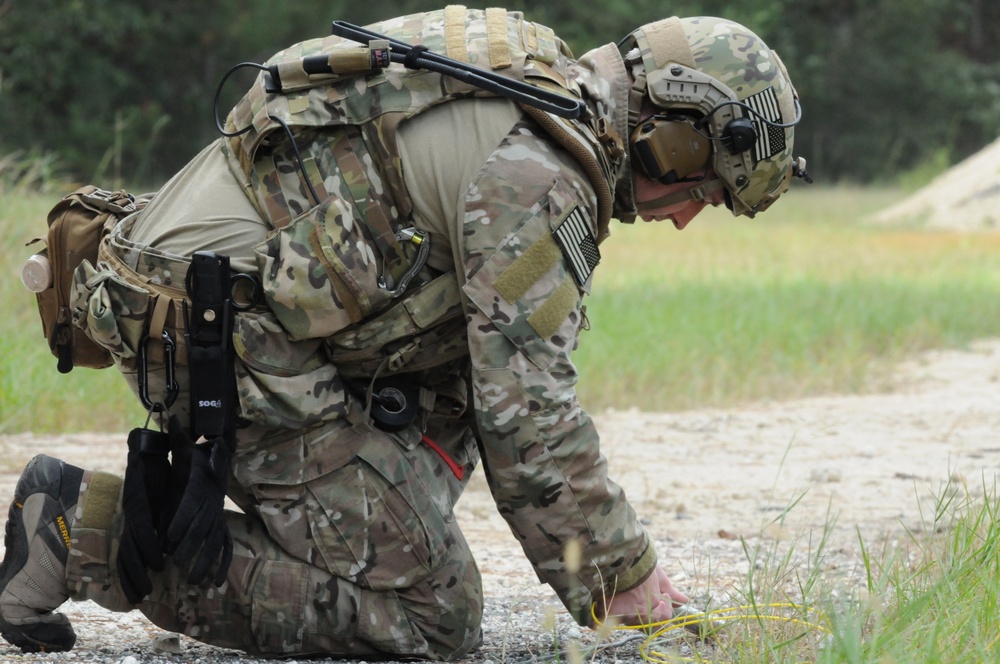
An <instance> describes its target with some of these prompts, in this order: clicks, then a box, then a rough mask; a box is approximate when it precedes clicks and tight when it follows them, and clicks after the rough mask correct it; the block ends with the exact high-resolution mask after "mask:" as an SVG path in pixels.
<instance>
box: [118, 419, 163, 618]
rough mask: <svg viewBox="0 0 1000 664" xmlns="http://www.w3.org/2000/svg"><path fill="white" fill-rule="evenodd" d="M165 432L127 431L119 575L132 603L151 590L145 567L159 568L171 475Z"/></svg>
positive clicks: (139, 600)
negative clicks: (162, 522) (162, 520)
mask: <svg viewBox="0 0 1000 664" xmlns="http://www.w3.org/2000/svg"><path fill="white" fill-rule="evenodd" d="M168 445H169V441H168V437H167V434H165V433H161V432H159V431H153V430H151V429H133V430H132V431H131V432H129V435H128V462H127V465H126V466H125V482H124V486H123V490H122V511H123V513H124V516H125V526H124V528H123V530H122V536H121V543H120V544H119V545H118V558H117V565H118V575H119V576H120V577H121V584H122V590H124V591H125V597H126V598H127V599H128V601H129V602H130V603H132V604H138V603H139V602H141V601H142V598H143V597H145V596H146V595H148V594H149V593H151V592H152V591H153V584H152V582H151V581H150V580H149V574H148V573H147V571H146V570H147V569H151V570H153V571H154V572H162V571H163V568H164V561H163V548H162V542H161V539H160V537H159V535H157V526H158V525H159V523H160V518H161V516H162V510H163V503H162V500H163V496H164V495H166V489H167V484H168V482H169V479H170V462H169V461H168V460H167V453H168V451H169V447H168Z"/></svg>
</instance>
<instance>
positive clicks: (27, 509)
mask: <svg viewBox="0 0 1000 664" xmlns="http://www.w3.org/2000/svg"><path fill="white" fill-rule="evenodd" d="M82 478H83V469H81V468H77V467H76V466H71V465H69V464H67V463H63V462H62V461H60V460H59V459H53V458H52V457H49V456H45V455H39V456H36V457H35V458H34V459H32V460H31V461H29V462H28V465H27V466H26V467H25V469H24V472H23V473H22V474H21V479H19V480H18V482H17V487H16V488H15V489H14V502H13V503H11V506H10V512H9V514H8V516H7V528H6V532H5V535H4V548H5V549H6V552H5V554H4V559H3V563H2V564H0V634H2V635H3V638H4V639H6V640H7V641H8V642H9V643H11V644H13V645H15V646H17V647H19V648H20V649H21V650H22V651H23V652H56V651H62V650H69V649H70V648H72V647H73V644H74V643H76V633H75V632H74V631H73V627H72V625H70V623H69V619H68V618H66V616H64V615H62V614H61V613H53V610H54V609H55V608H57V607H58V606H59V605H60V604H62V603H63V602H65V601H66V600H67V599H68V598H69V589H68V588H67V586H66V558H67V557H68V555H69V547H70V537H69V531H70V528H71V527H72V525H73V517H74V513H75V511H76V503H77V499H78V497H79V494H80V482H81V480H82Z"/></svg>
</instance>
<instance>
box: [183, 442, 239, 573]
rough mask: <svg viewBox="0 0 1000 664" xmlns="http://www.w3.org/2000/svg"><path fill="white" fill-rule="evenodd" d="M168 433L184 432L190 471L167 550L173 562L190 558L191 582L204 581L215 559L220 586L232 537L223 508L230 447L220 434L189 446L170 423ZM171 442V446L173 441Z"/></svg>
mask: <svg viewBox="0 0 1000 664" xmlns="http://www.w3.org/2000/svg"><path fill="white" fill-rule="evenodd" d="M170 435H171V438H172V439H173V437H175V436H183V437H184V438H185V439H186V440H187V444H188V445H189V446H190V448H189V449H190V452H191V461H190V463H191V473H190V475H189V476H188V482H187V487H186V489H185V490H184V494H183V495H182V496H181V499H180V502H179V504H178V505H177V513H176V514H175V515H174V517H173V519H172V520H171V522H170V528H169V530H168V531H167V541H168V542H169V548H168V550H169V551H171V552H172V553H173V561H174V564H175V565H178V566H180V567H186V566H187V565H188V564H189V563H192V560H193V563H192V564H191V568H190V570H189V572H188V577H187V582H188V583H190V584H192V585H198V584H200V583H201V582H202V581H204V580H205V578H206V577H207V576H208V574H209V572H210V571H211V568H212V565H213V564H215V562H216V561H218V567H217V568H216V570H215V578H214V581H215V585H216V586H221V585H222V584H223V583H225V581H226V572H228V571H229V563H230V562H232V559H233V538H232V537H231V536H230V534H229V529H228V528H227V527H226V520H225V509H224V507H225V500H226V487H227V485H228V483H229V448H228V447H227V446H226V442H225V440H223V439H222V438H214V439H212V440H209V441H207V442H204V443H199V444H197V445H193V446H192V445H191V443H190V439H189V438H188V436H187V435H186V434H185V433H184V432H183V429H182V428H180V427H177V428H175V427H173V426H172V427H170ZM180 442H181V443H183V441H180ZM171 444H172V446H173V441H172V443H171ZM196 554H197V557H196ZM220 555H221V558H220Z"/></svg>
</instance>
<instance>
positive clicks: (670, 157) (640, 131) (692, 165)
mask: <svg viewBox="0 0 1000 664" xmlns="http://www.w3.org/2000/svg"><path fill="white" fill-rule="evenodd" d="M751 129H752V127H751ZM754 140H756V138H755V139H754ZM631 142H632V149H633V151H634V153H635V155H636V157H637V160H638V162H639V164H640V165H641V167H642V170H643V171H644V172H645V173H646V175H647V176H648V177H649V178H650V179H652V180H657V181H659V182H662V183H663V184H673V183H674V182H677V181H679V180H683V179H684V178H686V177H688V176H689V175H691V174H692V173H694V172H696V171H699V170H701V169H702V168H704V167H705V166H707V165H708V161H709V159H711V157H712V145H711V140H710V139H709V138H708V137H707V136H704V135H703V134H702V133H701V132H699V131H698V130H697V129H696V128H695V126H694V124H693V123H692V121H691V120H690V119H689V118H687V117H685V116H664V115H657V116H653V117H651V118H649V119H647V120H645V121H643V122H640V123H639V126H638V127H636V129H635V131H633V132H632V139H631ZM751 145H752V143H751Z"/></svg>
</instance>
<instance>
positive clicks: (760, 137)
mask: <svg viewBox="0 0 1000 664" xmlns="http://www.w3.org/2000/svg"><path fill="white" fill-rule="evenodd" d="M743 103H744V104H746V105H747V106H749V107H750V108H752V109H753V110H755V111H757V113H760V116H758V115H755V114H753V113H751V114H750V115H751V118H750V120H751V121H752V122H753V126H754V129H756V130H757V143H756V144H755V145H754V146H753V160H754V162H758V161H761V160H762V159H767V158H768V157H771V156H773V155H776V154H778V153H779V152H781V151H782V150H784V149H785V130H784V129H783V128H781V127H775V126H773V125H769V124H767V123H765V122H761V116H763V117H764V118H766V119H768V120H770V121H771V122H776V123H778V124H782V120H781V109H780V108H779V107H778V95H777V94H775V92H774V87H773V86H772V87H769V88H768V89H767V90H761V91H760V92H758V93H757V94H754V95H750V96H749V97H747V98H746V99H744V100H743Z"/></svg>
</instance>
